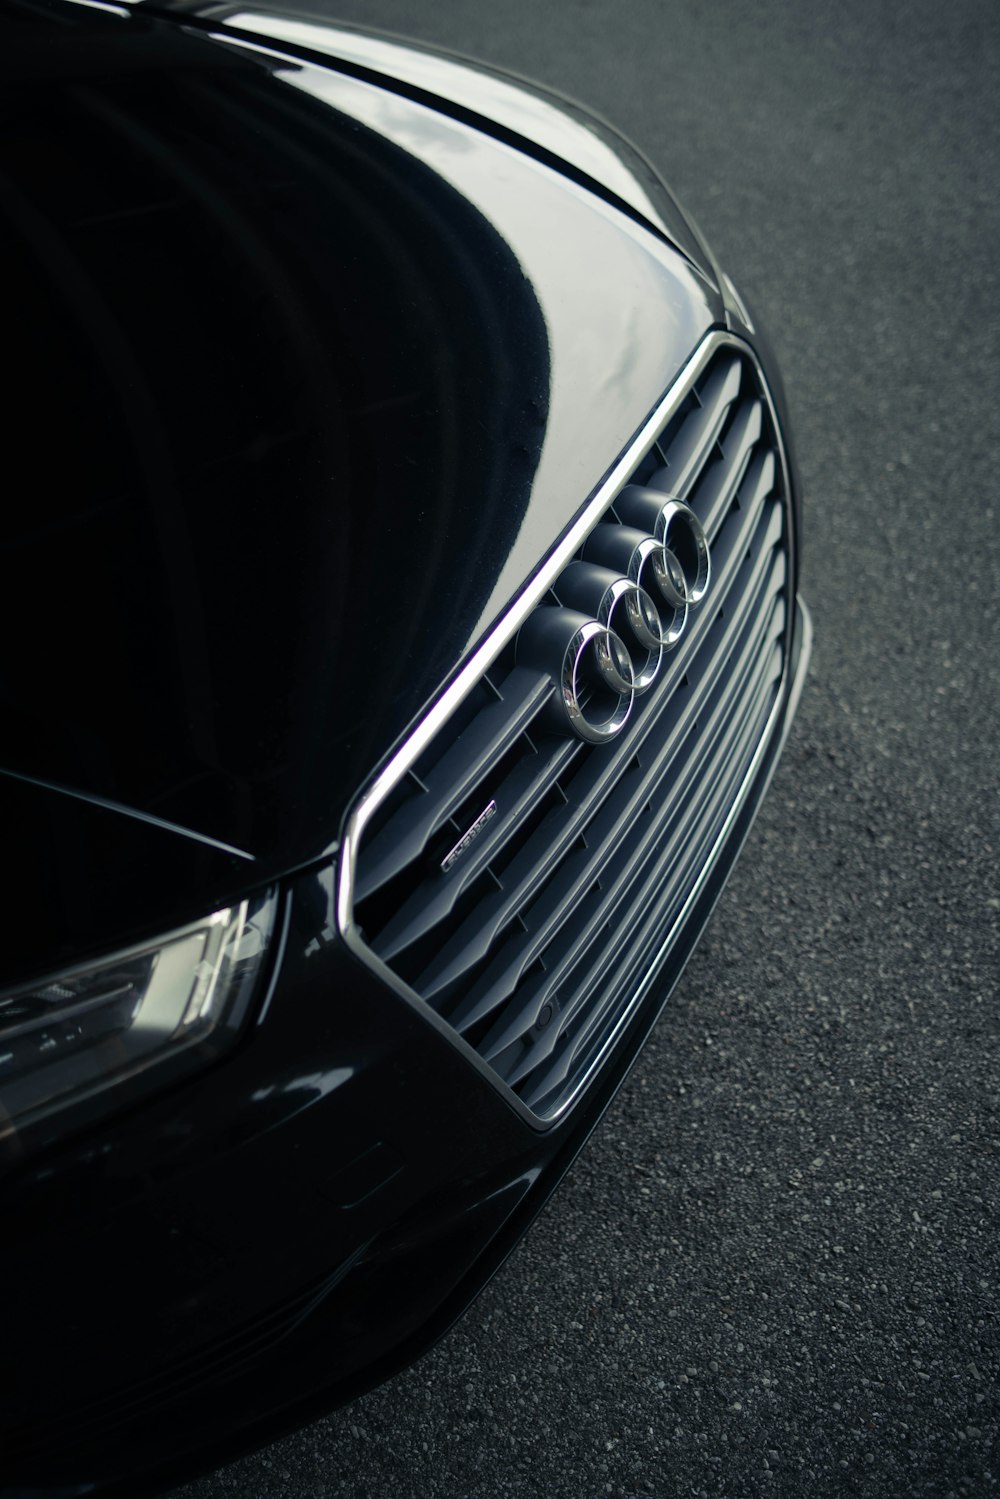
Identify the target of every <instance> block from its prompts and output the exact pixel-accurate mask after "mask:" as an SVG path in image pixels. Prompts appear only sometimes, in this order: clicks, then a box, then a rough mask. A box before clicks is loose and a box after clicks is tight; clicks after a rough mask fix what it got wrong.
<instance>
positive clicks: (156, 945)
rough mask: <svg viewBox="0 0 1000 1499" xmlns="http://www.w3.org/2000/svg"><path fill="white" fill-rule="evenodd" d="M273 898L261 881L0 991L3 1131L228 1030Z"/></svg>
mask: <svg viewBox="0 0 1000 1499" xmlns="http://www.w3.org/2000/svg"><path fill="white" fill-rule="evenodd" d="M276 907H277V897H276V895H275V893H274V892H273V891H272V892H268V893H267V894H266V895H264V896H258V897H256V898H254V899H253V900H245V901H243V902H241V903H240V904H239V905H233V906H227V907H226V908H225V909H224V910H222V911H215V912H213V913H212V915H211V916H208V917H206V918H205V920H204V921H198V922H194V923H192V925H190V926H186V927H183V928H181V929H180V930H179V931H175V932H170V933H169V934H168V935H167V936H165V937H162V938H160V939H159V941H156V942H150V943H146V944H144V945H142V946H140V947H133V948H130V949H129V950H128V951H126V952H120V953H116V954H115V955H114V956H113V957H109V958H105V959H103V960H102V961H100V962H98V963H88V964H87V965H86V966H81V967H79V968H74V969H71V970H69V971H67V972H63V973H59V974H55V975H53V976H51V977H49V978H46V979H44V980H42V982H40V983H35V984H25V985H23V986H22V987H20V988H17V989H10V990H8V991H7V992H6V993H3V994H0V1138H2V1137H3V1136H4V1135H6V1134H9V1133H11V1132H12V1131H13V1130H14V1129H16V1128H17V1127H18V1126H19V1125H20V1124H22V1123H24V1122H26V1121H27V1120H28V1119H29V1118H32V1117H37V1116H38V1115H39V1113H40V1112H49V1111H50V1110H52V1109H54V1108H57V1107H60V1108H61V1107H65V1106H66V1105H68V1104H70V1103H73V1102H75V1101H77V1100H79V1099H80V1098H82V1097H84V1096H89V1095H93V1094H95V1093H103V1092H104V1091H105V1090H108V1089H111V1088H113V1087H114V1086H115V1085H116V1084H117V1083H121V1082H123V1081H124V1080H125V1079H126V1078H129V1077H131V1076H133V1075H134V1074H135V1073H136V1072H138V1071H141V1070H143V1069H145V1068H147V1067H152V1066H154V1065H156V1064H157V1063H158V1062H161V1061H165V1060H166V1059H168V1058H171V1057H176V1056H179V1055H181V1054H183V1053H191V1052H192V1050H193V1048H195V1047H197V1046H198V1045H199V1043H201V1042H205V1041H206V1040H207V1039H208V1038H209V1037H212V1038H213V1039H218V1040H219V1041H222V1042H225V1040H226V1039H227V1038H229V1039H232V1038H233V1037H235V1035H236V1033H237V1031H238V1029H239V1027H240V1024H241V1022H242V1020H243V1018H244V1016H245V1015H246V1012H247V1007H248V1004H249V1000H250V996H251V992H252V990H253V987H254V980H255V979H256V978H257V976H258V975H259V973H260V970H261V968H262V966H263V961H264V955H265V952H266V950H267V944H268V939H269V938H270V935H271V931H272V929H273V927H274V918H275V910H276ZM199 1056H200V1053H199ZM198 1059H199V1057H196V1056H194V1055H192V1056H191V1057H190V1060H191V1061H192V1062H196V1061H197V1060H198Z"/></svg>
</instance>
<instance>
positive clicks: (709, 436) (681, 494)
mask: <svg viewBox="0 0 1000 1499" xmlns="http://www.w3.org/2000/svg"><path fill="white" fill-rule="evenodd" d="M740 377H741V366H740V361H739V359H737V358H735V357H733V358H732V359H723V360H720V361H719V363H718V365H717V366H716V368H715V369H714V370H712V371H711V373H710V374H709V378H708V379H707V380H706V381H705V382H704V386H703V388H702V389H701V390H700V391H698V392H696V393H695V401H696V405H695V407H694V410H692V411H690V412H689V413H688V415H687V416H686V417H685V418H684V420H683V422H682V423H681V425H680V429H679V431H678V432H677V433H676V434H675V435H674V436H673V438H672V441H671V442H670V443H669V444H667V445H666V446H664V445H662V444H660V443H657V447H658V449H659V452H660V455H661V457H662V458H663V460H664V474H663V480H662V481H661V482H660V483H659V484H658V485H657V487H658V488H666V489H668V490H669V492H670V493H671V494H675V495H676V496H677V497H678V499H681V500H683V499H686V498H687V493H688V490H689V489H690V488H691V486H692V484H693V483H694V481H695V479H696V477H697V476H698V474H699V473H700V472H701V469H702V467H703V466H704V464H705V462H706V460H707V458H708V456H709V454H710V453H711V451H712V448H713V447H714V446H715V443H716V442H717V440H718V437H719V434H720V432H721V431H722V428H723V426H724V425H725V421H726V417H727V416H728V414H729V408H730V407H731V406H732V404H733V402H734V401H735V399H736V397H737V395H738V393H739V389H740Z"/></svg>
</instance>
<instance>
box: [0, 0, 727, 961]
mask: <svg viewBox="0 0 1000 1499" xmlns="http://www.w3.org/2000/svg"><path fill="white" fill-rule="evenodd" d="M40 16H41V17H44V19H42V20H40V19H39V17H40ZM0 38H2V42H3V47H2V64H0V67H2V70H3V72H4V74H5V75H6V78H7V84H8V86H7V89H6V98H5V103H4V111H5V129H4V131H3V132H2V145H0V208H2V212H3V215H4V231H5V232H4V236H3V244H4V248H3V251H2V254H3V256H4V257H5V259H6V260H7V265H6V267H5V272H6V274H5V278H4V284H5V286H6V287H7V289H8V309H7V338H6V341H5V343H6V351H7V358H8V368H9V369H11V370H14V371H16V372H17V379H16V384H15V389H14V396H13V405H12V408H10V407H9V417H10V422H9V429H8V430H9V434H10V435H9V439H8V454H7V463H8V472H9V474H10V475H17V476H18V478H17V482H16V486H15V485H12V484H10V482H9V483H8V494H9V500H8V507H7V516H6V519H7V535H6V538H5V539H6V546H5V548H4V562H3V573H4V576H3V582H2V589H0V609H2V611H3V627H4V629H3V638H4V640H5V642H6V648H5V651H4V659H3V665H2V670H0V693H2V701H3V710H4V736H3V746H2V752H0V767H2V770H3V773H2V774H0V811H2V810H3V809H4V808H6V809H7V815H6V816H5V827H6V828H7V830H8V832H9V837H8V842H7V853H8V864H9V868H10V870H11V871H12V872H13V873H14V874H15V875H16V883H17V885H18V893H17V896H16V898H14V903H13V904H12V905H11V906H10V908H9V912H8V915H9V921H10V924H11V927H12V928H15V927H17V928H19V929H23V930H24V932H25V936H24V943H25V944H26V946H25V947H24V952H23V957H24V961H25V965H26V966H30V963H32V962H35V961H37V954H38V953H40V952H42V951H44V952H45V953H46V954H48V955H49V956H50V958H51V960H52V961H53V963H55V961H56V960H57V959H58V958H59V956H60V954H61V952H62V946H61V943H63V942H64V939H63V938H60V935H59V934H60V933H63V934H64V933H65V932H66V930H67V912H68V910H69V907H70V906H71V905H72V904H73V902H74V901H77V900H78V899H79V897H80V884H81V882H83V883H84V884H85V885H86V902H85V903H84V904H85V905H86V907H87V911H88V915H87V917H86V920H85V921H84V920H83V918H82V917H81V918H79V919H78V921H77V923H76V925H77V927H78V928H80V923H81V922H82V928H81V929H79V930H77V931H76V932H75V935H74V938H73V943H72V949H73V951H77V952H78V951H80V948H81V946H83V947H88V946H92V947H94V948H98V947H100V946H101V945H105V944H107V943H108V942H109V941H111V940H116V941H117V940H119V939H121V940H124V939H125V938H126V937H128V938H131V937H132V936H133V935H137V934H138V933H139V932H140V931H143V930H145V929H148V928H150V927H151V926H153V925H157V924H163V923H164V922H169V921H172V920H174V919H177V920H181V919H186V917H187V916H188V915H190V914H192V913H193V912H194V911H196V910H200V909H201V908H202V907H204V906H205V905H206V903H207V904H217V903H222V902H224V900H225V899H227V898H228V896H229V894H230V893H232V892H233V891H235V890H236V889H237V888H242V887H244V886H246V885H247V884H248V883H250V882H256V881H260V882H264V881H267V880H270V879H272V878H274V877H275V876H277V875H279V874H281V873H283V872H285V871H287V870H290V869H292V868H296V867H301V866H303V865H304V864H306V863H308V862H310V861H313V860H318V859H320V858H323V857H326V856H328V855H329V854H330V853H331V851H332V850H333V849H334V847H335V844H336V840H337V837H338V830H339V826H340V822H341V819H342V816H343V813H344V810H345V807H346V805H347V803H348V801H349V799H350V798H351V797H352V796H353V794H354V793H355V792H356V791H357V790H358V788H359V786H360V785H361V784H362V783H363V782H364V781H365V779H366V778H367V777H368V775H369V774H370V773H371V772H372V771H373V770H374V768H375V766H376V765H377V764H378V762H379V761H381V760H382V759H383V758H384V757H385V755H386V754H387V753H388V752H389V751H390V750H391V748H392V746H393V744H394V743H395V742H396V741H397V740H398V738H399V737H400V735H401V734H402V733H403V732H404V731H405V730H406V728H407V726H408V725H409V724H410V723H411V722H412V721H413V719H414V717H415V716H417V715H418V714H419V713H420V711H421V709H422V708H423V707H424V706H425V705H426V704H427V703H428V701H429V700H431V699H432V698H433V696H434V695H435V694H436V693H437V692H438V691H439V690H440V688H441V686H442V685H443V683H444V682H445V680H446V679H447V678H448V677H449V676H450V674H451V673H452V671H453V670H454V668H455V666H456V664H457V663H458V661H459V660H460V659H461V658H462V656H463V655H464V654H465V653H467V651H468V650H469V648H470V647H471V646H472V645H473V644H474V643H475V641H476V640H477V639H479V638H480V637H481V636H482V634H483V632H484V630H486V629H487V628H488V627H489V625H490V623H491V621H492V620H494V619H495V618H496V616H497V614H498V613H499V612H500V611H502V609H503V607H504V605H505V604H506V603H507V602H508V600H509V599H510V598H511V597H512V595H513V594H514V593H515V592H516V590H517V589H518V587H519V586H520V585H521V583H522V582H523V580H524V579H525V578H526V577H527V576H529V575H530V574H531V572H532V571H533V569H534V568H535V567H536V565H537V564H538V562H539V561H540V559H541V558H542V556H543V555H544V554H545V553H546V552H547V551H548V550H549V549H550V547H551V546H552V544H553V543H554V541H555V540H556V539H557V538H558V536H559V535H560V533H561V532H562V531H563V530H564V529H565V527H566V526H567V524H568V523H569V522H570V521H571V519H572V517H573V516H574V514H575V513H576V512H577V511H578V510H579V508H580V507H581V505H582V504H583V503H584V502H585V501H586V498H587V496H588V494H589V493H590V492H591V491H592V490H593V488H594V487H595V485H596V484H597V483H598V482H599V481H600V479H601V478H602V476H603V474H604V473H605V472H606V471H607V470H608V468H609V467H610V465H611V464H612V462H613V461H614V459H615V458H616V456H617V455H618V453H619V452H620V450H621V448H622V447H623V446H624V445H625V443H626V442H627V441H628V439H629V438H630V436H631V435H632V434H633V433H634V432H635V431H636V430H637V428H638V427H639V426H640V425H641V423H642V421H643V419H644V418H645V416H646V415H647V414H648V412H649V411H650V409H651V408H652V407H653V406H654V405H655V403H656V401H657V400H658V398H659V397H660V395H661V394H662V392H663V390H664V388H665V387H666V386H667V385H668V384H669V383H670V381H671V380H672V378H673V377H674V376H675V374H676V373H677V371H678V369H679V368H680V366H681V364H682V363H683V362H684V360H685V359H686V357H687V356H688V354H689V353H690V351H691V349H692V347H693V346H694V344H695V343H697V341H698V340H699V338H700V337H701V336H702V335H703V333H704V332H705V331H706V330H707V329H708V328H709V327H710V326H711V325H712V324H713V323H714V322H717V321H719V320H721V316H722V312H721V307H720V304H719V301H718V296H717V292H716V290H715V288H714V286H713V285H712V284H711V282H710V281H709V279H708V278H707V277H706V276H705V275H703V274H702V273H701V272H700V271H699V269H698V268H697V267H696V266H695V265H694V264H693V263H692V259H691V258H689V257H688V256H685V255H682V254H681V253H679V251H677V250H675V249H672V248H670V247H669V246H668V245H667V244H666V243H665V241H664V238H663V235H662V234H654V233H653V232H651V229H650V228H648V227H643V225H642V224H640V223H639V222H637V219H636V216H635V215H634V214H632V215H631V216H630V213H629V212H626V211H625V210H624V209H623V208H621V207H616V206H614V204H613V203H611V202H610V201H608V198H607V194H605V195H604V196H603V197H602V196H599V195H598V194H597V192H592V191H588V190H587V189H586V188H585V187H584V186H582V184H581V183H580V182H579V181H576V180H573V175H572V173H571V174H570V175H567V174H566V173H564V172H561V171H558V170H556V169H555V167H554V165H553V164H552V163H551V162H550V161H542V160H539V159H538V158H537V156H532V155H529V154H525V153H523V152H521V151H519V150H516V149H514V148H513V147H512V145H511V143H510V140H509V139H502V138H498V135H497V133H496V132H493V131H491V130H489V129H487V128H486V127H485V125H484V124H483V123H482V122H480V123H476V124H473V123H470V122H469V121H468V120H465V119H460V118H457V117H456V116H455V114H454V113H448V112H445V111H443V110H442V109H438V108H435V107H432V105H431V104H430V103H428V102H426V101H422V100H420V99H417V98H414V97H410V96H408V95H406V94H404V93H400V92H397V91H395V90H394V89H393V88H392V87H391V85H390V83H389V82H388V80H387V79H385V78H384V77H383V78H381V79H380V80H379V81H374V80H373V79H371V78H369V77H359V76H356V75H355V74H352V73H349V72H345V71H342V70H339V69H338V68H336V67H334V66H333V65H332V64H331V63H329V62H326V63H318V62H316V61H312V60H309V59H308V58H307V57H305V55H302V56H300V57H293V56H292V55H291V53H290V52H289V50H288V45H287V44H285V43H282V48H283V50H282V51H281V52H278V51H273V50H272V51H269V50H268V49H267V47H266V46H263V45H262V43H261V41H260V39H259V38H258V39H257V41H250V40H249V38H244V39H243V40H240V39H237V38H235V37H231V38H226V37H224V36H222V35H218V34H217V35H214V36H212V35H209V34H208V33H207V31H206V30H205V29H204V27H203V28H202V29H201V30H197V29H195V30H191V29H189V28H185V29H182V28H181V27H180V26H178V25H176V24H174V23H173V22H169V21H165V20H158V19H155V18H153V17H151V16H148V15H145V14H142V13H129V12H127V11H125V10H123V9H119V8H116V7H109V8H108V9H107V11H102V10H100V9H98V8H95V7H94V6H93V5H88V6H86V7H84V6H82V5H76V4H69V3H56V0H52V3H50V4H48V5H45V6H43V5H40V4H33V5H32V6H31V7H30V8H29V7H27V6H25V7H24V8H23V10H22V9H21V8H20V7H19V6H17V5H9V4H8V5H6V6H5V7H4V8H3V10H2V11H0ZM502 134H503V132H502V131H501V132H500V135H501V136H502ZM617 196H618V197H620V196H621V195H620V194H618V195H617ZM653 227H655V226H653ZM11 447H12V448H13V452H11V451H10V448H11ZM84 825H86V827H85V828H84ZM112 828H113V829H114V831H113V832H112V831H111V830H112ZM57 865H58V866H59V867H60V869H61V870H62V871H63V873H61V874H60V876H59V880H58V881H57V880H56V878H55V876H54V873H53V871H54V869H55V867H56V866H57ZM18 870H20V871H22V872H23V874H18V873H17V871H18ZM57 886H58V889H57V888H56V887H57ZM43 912H44V913H46V914H45V915H44V919H43V916H42V915H41V914H40V913H43ZM32 913H33V914H32ZM29 917H30V919H29ZM15 948H16V944H15ZM66 951H67V952H68V951H69V948H68V947H67V948H66ZM18 966H20V964H19V963H18V961H17V955H16V953H15V968H16V967H18Z"/></svg>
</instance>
